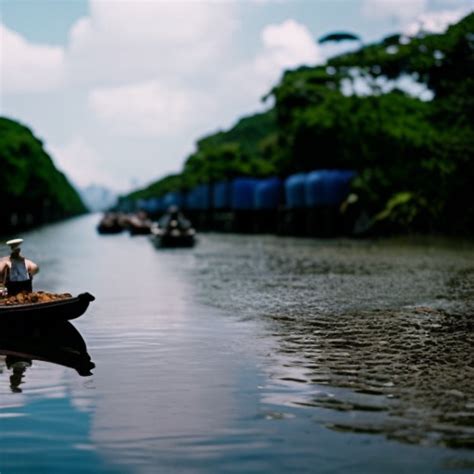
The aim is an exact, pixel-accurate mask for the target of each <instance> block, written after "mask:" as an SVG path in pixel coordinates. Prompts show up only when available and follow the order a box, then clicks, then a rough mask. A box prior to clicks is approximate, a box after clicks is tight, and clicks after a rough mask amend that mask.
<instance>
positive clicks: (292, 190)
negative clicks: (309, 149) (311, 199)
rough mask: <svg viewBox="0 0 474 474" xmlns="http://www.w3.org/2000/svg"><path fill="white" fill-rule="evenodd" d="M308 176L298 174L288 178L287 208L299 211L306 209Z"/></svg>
mask: <svg viewBox="0 0 474 474" xmlns="http://www.w3.org/2000/svg"><path fill="white" fill-rule="evenodd" d="M305 180H306V174H304V173H298V174H293V175H291V176H288V178H286V180H285V203H286V207H289V208H292V209H299V208H303V207H306V199H305Z"/></svg>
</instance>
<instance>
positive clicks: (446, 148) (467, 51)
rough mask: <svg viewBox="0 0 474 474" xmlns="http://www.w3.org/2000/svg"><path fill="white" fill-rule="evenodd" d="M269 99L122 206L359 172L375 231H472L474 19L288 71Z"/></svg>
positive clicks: (359, 193)
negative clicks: (238, 181)
mask: <svg viewBox="0 0 474 474" xmlns="http://www.w3.org/2000/svg"><path fill="white" fill-rule="evenodd" d="M403 82H405V83H407V82H408V83H409V84H410V85H409V86H408V90H409V92H410V91H411V93H409V92H407V91H406V90H402V89H401V83H403ZM405 89H406V88H405ZM416 89H417V90H418V91H421V92H418V96H416V95H414V91H415V90H416ZM269 99H273V104H274V105H273V106H272V107H271V108H269V110H268V111H266V112H264V113H259V114H255V115H253V116H249V117H245V118H243V119H241V120H239V121H238V122H237V124H236V125H235V126H234V127H233V128H231V129H230V130H227V131H219V132H218V133H215V134H212V135H209V136H206V137H203V138H201V139H200V140H198V141H197V144H196V151H195V152H194V153H193V154H191V155H190V156H189V157H188V158H187V160H186V162H185V164H184V166H183V169H182V171H181V173H178V174H174V175H169V176H165V177H163V178H161V179H159V180H158V181H156V182H153V183H152V184H150V185H149V186H147V187H146V188H144V189H140V190H137V191H134V192H132V193H130V194H128V195H126V196H122V197H121V198H120V200H119V208H120V207H122V208H127V206H128V207H129V208H130V207H131V206H132V207H133V205H134V204H135V205H136V203H138V202H139V201H142V202H143V201H144V200H147V199H156V198H162V197H163V196H165V195H166V194H167V193H172V192H174V193H177V192H180V193H186V192H189V191H191V190H193V189H195V188H196V187H197V186H199V185H201V186H202V185H212V184H213V183H218V182H223V181H227V182H229V181H230V180H233V179H235V178H242V177H252V178H266V177H270V176H277V177H279V178H283V179H285V178H287V177H288V176H290V175H293V174H296V173H308V172H311V171H314V170H323V169H336V170H337V169H340V170H341V169H351V170H355V171H356V173H357V176H356V178H355V179H354V180H353V181H352V184H351V190H350V192H351V195H352V197H353V198H354V196H355V197H356V199H355V200H354V199H353V202H355V203H356V204H355V205H354V206H353V207H354V212H356V213H359V214H362V213H364V214H365V215H366V216H368V231H369V233H373V234H380V233H382V234H383V233H406V232H415V233H435V234H449V235H459V234H462V235H472V229H473V228H474V187H473V186H472V180H473V178H474V131H473V125H472V124H473V123H474V14H470V15H468V16H466V17H465V18H464V19H462V20H461V21H460V22H458V23H457V24H455V25H452V26H450V27H449V28H448V29H447V30H446V32H445V33H442V34H429V33H423V32H421V33H419V34H417V35H416V36H414V37H410V38H408V37H406V36H403V35H391V36H389V37H386V38H384V39H383V40H382V41H380V42H378V43H375V44H369V45H365V46H362V47H361V48H360V49H359V50H357V51H355V52H351V53H348V54H343V55H340V56H337V57H334V58H332V59H329V60H328V61H327V63H326V64H324V65H321V66H315V67H309V66H304V67H300V68H299V69H296V70H293V71H287V72H286V73H285V74H284V76H283V78H282V80H281V81H280V83H279V84H277V85H276V86H275V87H274V88H273V89H272V90H271V91H270V92H269V93H268V94H267V95H266V96H265V97H264V100H269ZM349 204H351V203H349Z"/></svg>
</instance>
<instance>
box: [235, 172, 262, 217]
mask: <svg viewBox="0 0 474 474" xmlns="http://www.w3.org/2000/svg"><path fill="white" fill-rule="evenodd" d="M258 182H259V180H258V179H255V178H237V179H234V181H232V186H231V207H232V209H234V210H238V211H244V210H251V209H254V204H255V190H256V188H257V185H258Z"/></svg>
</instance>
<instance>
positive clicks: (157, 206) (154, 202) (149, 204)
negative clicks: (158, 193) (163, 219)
mask: <svg viewBox="0 0 474 474" xmlns="http://www.w3.org/2000/svg"><path fill="white" fill-rule="evenodd" d="M139 207H140V209H143V210H144V211H146V212H149V213H151V214H154V213H156V212H160V211H161V210H162V199H161V198H158V197H153V198H148V199H140V201H139Z"/></svg>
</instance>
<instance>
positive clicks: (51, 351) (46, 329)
mask: <svg viewBox="0 0 474 474" xmlns="http://www.w3.org/2000/svg"><path fill="white" fill-rule="evenodd" d="M0 329H1V332H0V356H2V355H3V356H5V366H6V368H7V369H8V370H10V371H11V375H10V388H11V389H12V391H13V392H21V391H22V389H21V388H20V385H21V384H22V383H23V379H24V377H25V373H26V371H27V369H28V368H29V367H31V366H32V363H33V361H34V360H40V361H46V362H51V363H53V364H59V365H63V366H65V367H70V368H73V369H75V370H76V371H77V373H78V374H79V375H81V376H90V375H92V372H91V369H93V368H94V367H95V364H94V363H93V362H92V361H91V358H90V355H89V354H88V353H87V347H86V343H85V341H84V339H83V338H82V336H81V334H80V333H79V331H78V330H77V329H76V328H75V327H74V326H73V325H72V324H71V323H70V322H68V321H66V322H61V323H56V324H54V325H51V324H48V325H41V324H35V325H29V324H27V323H24V324H20V325H15V326H13V327H12V325H11V324H7V325H0Z"/></svg>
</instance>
